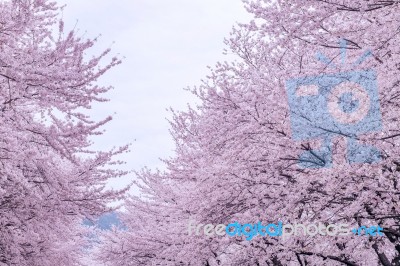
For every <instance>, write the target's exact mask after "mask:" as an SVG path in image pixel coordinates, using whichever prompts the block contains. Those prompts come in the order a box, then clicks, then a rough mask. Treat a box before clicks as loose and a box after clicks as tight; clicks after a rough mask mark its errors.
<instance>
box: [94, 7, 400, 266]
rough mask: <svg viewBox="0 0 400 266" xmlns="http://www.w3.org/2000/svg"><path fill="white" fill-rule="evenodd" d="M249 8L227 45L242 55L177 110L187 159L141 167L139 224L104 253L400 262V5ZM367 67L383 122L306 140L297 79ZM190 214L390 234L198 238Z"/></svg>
mask: <svg viewBox="0 0 400 266" xmlns="http://www.w3.org/2000/svg"><path fill="white" fill-rule="evenodd" d="M245 4H246V8H247V10H248V11H249V12H251V13H252V14H253V15H254V19H253V20H252V21H251V22H249V23H247V24H243V25H238V26H237V27H236V28H235V29H234V30H233V32H232V34H231V37H230V38H229V39H227V41H226V43H227V44H228V46H229V48H230V49H229V52H231V53H233V54H235V55H237V56H238V59H237V60H236V61H234V62H230V63H228V62H224V63H218V64H217V65H216V66H215V67H214V68H213V69H212V71H211V74H210V75H209V76H208V77H207V79H206V80H205V81H204V83H203V85H202V86H200V87H198V88H193V89H192V92H193V93H194V94H195V95H197V96H198V97H199V98H200V100H201V104H200V105H199V106H197V107H196V108H189V109H188V110H187V111H185V112H174V118H173V120H172V121H171V126H172V130H171V132H172V136H173V138H174V140H175V143H176V155H175V156H174V158H170V159H168V160H165V163H166V165H167V170H166V171H165V172H159V171H156V172H154V171H150V170H148V169H145V170H143V171H142V172H140V173H138V178H139V179H138V182H137V186H138V187H140V188H141V191H142V194H141V195H138V196H132V197H131V198H130V200H129V201H128V203H127V212H126V213H125V214H124V217H123V222H124V223H125V224H126V226H127V227H128V229H127V230H126V231H115V232H112V233H109V234H106V235H105V236H104V245H103V246H102V247H101V248H100V252H99V253H98V257H99V259H100V260H101V261H102V262H103V263H105V264H106V265H278V266H279V265H301V266H303V265H384V266H389V265H400V231H399V225H400V214H399V200H400V199H399V195H400V192H399V191H398V180H397V178H398V176H399V171H400V160H399V155H398V147H399V142H398V139H399V136H400V134H399V127H400V123H399V122H400V120H399V117H398V113H399V101H398V98H399V95H400V94H399V93H400V88H399V82H400V81H399V78H398V77H399V75H398V73H399V70H400V68H399V65H400V48H399V46H398V42H399V41H400V36H399V29H400V20H399V16H398V14H399V12H400V2H399V1H378V0H366V1H361V0H358V1H354V0H352V1H343V0H341V1H338V0H324V1H322V0H310V1H300V0H298V1H296V0H293V1H284V0H276V1H267V0H265V1H261V0H254V1H251V0H248V1H245ZM340 42H341V43H345V44H346V45H345V46H343V45H340ZM368 51H370V52H368ZM316 55H318V56H317V57H316ZM333 66H335V67H333ZM355 70H360V71H366V70H374V71H375V73H376V80H375V82H376V87H377V90H378V93H379V115H380V118H379V119H381V121H382V127H381V128H380V129H379V130H375V131H371V132H367V129H368V127H369V124H368V123H367V124H365V125H363V127H360V128H358V129H357V130H359V131H357V132H362V134H359V135H357V136H355V135H351V136H350V135H347V134H345V133H344V132H342V131H341V130H336V131H334V132H332V131H331V130H330V131H329V134H330V136H333V137H331V138H329V145H325V144H324V143H321V138H318V137H314V138H311V139H309V140H296V139H294V135H295V132H296V130H298V129H296V128H293V127H292V125H293V121H292V120H291V119H292V117H293V115H294V114H293V110H291V108H290V106H289V102H290V99H289V98H290V95H289V94H288V90H287V87H288V81H290V80H293V79H296V78H302V77H316V76H320V75H323V74H326V75H330V76H333V77H337V75H339V74H338V73H350V72H351V71H355ZM361 78H362V79H363V82H365V81H366V80H367V79H366V78H365V77H361ZM359 104H363V102H361V103H359ZM324 108H328V107H326V106H325V107H324ZM302 111H307V110H302ZM308 111H309V112H308V113H306V115H305V117H304V118H305V119H308V120H309V121H311V122H313V121H314V120H313V119H315V117H314V116H315V114H316V113H318V112H319V110H311V111H310V110H308ZM317 122H318V123H319V122H320V121H317ZM309 126H310V127H311V128H312V129H313V130H316V129H317V126H318V124H312V123H311V124H310V125H309ZM301 130H306V129H305V128H304V127H303V128H301ZM307 130H308V128H307ZM318 130H320V131H321V132H322V133H321V136H322V135H323V134H328V129H327V128H318ZM354 141H357V142H358V143H359V144H357V145H361V144H362V145H366V144H369V145H372V146H375V147H376V148H377V150H379V156H377V157H378V158H375V159H376V160H370V161H368V160H365V159H366V158H367V157H366V155H365V154H364V153H363V151H362V150H357V149H356V151H355V154H352V153H351V152H349V151H352V150H351V149H352V147H353V146H352V145H353V143H354ZM324 145H325V146H324ZM318 149H320V150H321V149H322V151H323V152H322V153H318V152H316V151H318ZM324 149H325V150H324ZM302 154H308V155H307V156H308V157H307V156H306V157H302ZM375 155H376V154H375ZM357 156H358V157H357ZM349 158H353V159H351V160H350V159H349ZM357 158H358V160H359V161H357V160H356V159H357ZM360 158H361V159H364V161H360ZM301 163H307V165H306V166H304V164H303V166H302V165H301ZM190 220H194V221H196V222H197V223H198V224H200V223H201V224H203V225H204V224H214V225H216V224H229V223H231V222H235V221H237V222H239V223H242V224H245V223H254V224H255V223H257V222H258V221H262V222H264V223H275V222H278V221H282V222H283V223H292V224H295V223H302V224H308V223H318V222H321V223H323V224H325V225H327V224H342V223H347V224H351V225H354V226H361V225H378V224H379V225H380V226H382V227H383V234H384V235H383V236H381V237H373V236H356V235H350V236H346V237H339V236H336V237H330V236H322V235H316V236H314V237H310V236H303V235H299V236H293V237H290V238H287V239H283V238H282V237H281V238H279V237H256V238H253V239H252V240H251V241H247V240H246V239H245V238H244V237H243V236H237V237H227V236H225V237H219V236H216V235H214V236H212V237H208V236H205V235H199V236H196V235H193V234H192V235H190V234H189V232H188V224H189V221H190Z"/></svg>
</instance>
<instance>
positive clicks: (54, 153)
mask: <svg viewBox="0 0 400 266" xmlns="http://www.w3.org/2000/svg"><path fill="white" fill-rule="evenodd" d="M59 11H60V8H59V7H58V6H57V5H56V3H54V2H50V1H46V0H12V1H1V3H0V14H1V15H0V110H1V111H0V121H1V129H0V131H1V133H0V135H1V139H0V165H1V167H0V172H1V177H0V264H1V265H21V266H23V265H56V264H58V265H80V258H81V257H82V254H83V253H84V252H83V251H84V248H83V247H84V244H85V238H86V237H85V236H86V235H87V232H85V229H84V228H83V226H82V221H83V219H84V218H88V219H92V218H93V217H95V216H97V215H100V214H102V213H104V212H107V211H109V210H112V209H114V208H110V207H108V204H109V203H110V202H114V201H116V200H121V199H123V197H124V193H125V192H126V189H123V190H119V191H114V190H109V189H106V183H107V180H109V179H110V178H112V177H113V178H115V177H120V176H123V175H125V174H126V173H125V172H124V171H120V170H115V169H116V167H115V166H116V165H118V164H120V163H121V162H119V161H118V160H114V159H112V158H113V157H114V156H115V155H118V154H120V153H122V152H125V151H127V147H120V148H115V149H114V150H111V151H94V150H91V148H90V146H91V144H92V143H91V141H90V140H89V137H91V136H95V135H101V134H102V133H103V132H102V130H101V126H103V125H104V124H105V123H107V122H108V121H110V120H111V117H107V118H105V119H104V120H102V121H99V122H96V121H92V120H91V119H90V117H89V116H88V115H86V114H85V109H90V108H91V105H92V104H93V103H94V102H106V101H107V100H106V99H105V98H102V97H101V95H102V94H103V93H105V92H107V91H108V90H109V89H110V88H109V87H102V86H98V85H96V81H97V79H98V78H99V77H100V76H102V75H103V74H104V73H105V72H107V71H108V70H109V69H110V68H112V67H114V66H116V65H117V64H119V63H120V60H119V59H117V58H112V59H111V61H110V62H109V63H106V64H104V63H102V62H103V60H102V59H104V58H105V57H106V56H108V55H109V53H110V51H109V50H106V51H104V52H103V53H102V54H100V55H99V56H95V57H92V58H87V57H88V56H87V53H88V51H89V49H90V48H91V47H92V46H93V45H94V44H95V42H96V40H95V39H94V40H90V39H89V40H84V39H82V38H81V37H79V36H78V35H77V33H76V32H74V31H70V32H66V31H65V30H64V26H63V22H62V21H61V20H59V16H58V14H59ZM57 25H59V27H58V30H57Z"/></svg>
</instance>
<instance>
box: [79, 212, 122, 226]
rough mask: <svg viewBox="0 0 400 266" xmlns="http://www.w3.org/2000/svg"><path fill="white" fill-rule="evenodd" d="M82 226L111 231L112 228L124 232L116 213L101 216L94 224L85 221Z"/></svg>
mask: <svg viewBox="0 0 400 266" xmlns="http://www.w3.org/2000/svg"><path fill="white" fill-rule="evenodd" d="M83 224H84V225H86V226H95V227H97V228H99V229H101V230H111V227H112V226H116V227H117V228H119V229H123V230H126V226H125V225H124V224H123V223H122V222H121V220H120V219H119V218H118V214H117V213H116V212H110V213H106V214H103V215H102V216H100V217H99V218H98V219H97V220H95V221H94V222H92V221H89V220H87V219H85V220H84V221H83Z"/></svg>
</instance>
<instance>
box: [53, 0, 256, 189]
mask: <svg viewBox="0 0 400 266" xmlns="http://www.w3.org/2000/svg"><path fill="white" fill-rule="evenodd" d="M59 3H61V4H67V6H66V7H65V9H64V12H63V18H64V21H65V29H66V30H67V29H71V28H73V27H75V25H76V28H77V29H79V32H80V33H81V34H82V35H83V34H85V36H87V37H95V36H98V35H100V34H101V38H100V39H99V41H98V43H97V45H96V47H95V48H94V49H92V50H93V52H94V53H99V52H101V51H102V50H104V49H105V48H108V47H111V48H112V53H113V54H114V55H115V54H119V55H120V56H121V57H125V59H123V63H122V65H119V66H117V67H116V68H114V69H113V70H111V71H110V72H109V73H107V74H106V75H105V76H104V77H103V78H102V79H101V81H100V82H101V84H105V85H112V86H114V87H115V88H114V90H113V91H111V92H110V93H108V94H107V95H106V96H107V97H108V98H109V99H110V102H108V103H101V104H96V105H94V106H93V111H91V112H90V114H92V115H93V117H95V118H97V119H100V118H104V117H105V116H107V115H109V114H113V113H116V115H115V116H114V120H113V121H111V122H110V123H109V124H108V125H107V126H106V127H105V129H106V130H107V131H106V133H105V134H104V135H103V136H101V137H97V138H95V139H94V141H95V146H94V147H95V148H97V149H108V148H111V147H113V146H121V145H124V144H126V143H132V144H133V145H132V147H131V152H130V153H129V154H127V155H124V156H121V157H120V159H122V160H125V161H127V164H126V166H124V168H126V169H132V170H140V169H141V168H142V167H144V166H147V167H149V168H152V169H155V168H160V169H164V167H163V165H162V162H161V161H160V160H159V158H168V157H170V156H173V150H174V143H173V140H172V137H171V136H170V134H169V131H168V130H169V124H168V121H167V120H166V118H170V117H171V114H170V113H169V112H168V111H167V110H166V109H167V108H169V107H172V108H174V109H175V110H185V109H186V106H187V104H188V103H191V104H193V103H195V101H196V100H195V98H194V97H193V96H192V95H191V94H190V93H189V92H187V91H185V90H183V88H186V87H188V86H191V87H192V86H194V85H198V84H200V80H201V79H203V78H205V76H206V75H207V74H208V73H209V70H208V68H207V66H208V65H209V66H214V65H215V63H216V62H217V61H224V60H229V59H230V58H227V57H226V56H224V55H223V54H222V52H223V49H224V48H225V46H224V44H223V39H224V37H229V33H230V31H231V28H232V26H233V25H234V24H235V23H236V22H245V21H248V20H249V18H250V15H249V14H247V12H246V10H245V9H244V7H243V4H242V2H241V1H240V0H114V1H111V0H96V1H94V0H93V1H88V0H86V1H77V0H69V1H68V0H63V1H59ZM85 32H86V33H85ZM133 178H134V175H133V174H132V175H130V176H129V177H127V178H125V180H115V181H113V182H112V186H113V187H116V188H118V187H121V186H122V185H124V184H127V183H129V181H130V180H132V179H133Z"/></svg>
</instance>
